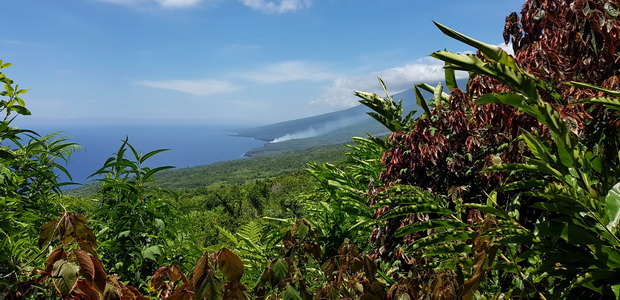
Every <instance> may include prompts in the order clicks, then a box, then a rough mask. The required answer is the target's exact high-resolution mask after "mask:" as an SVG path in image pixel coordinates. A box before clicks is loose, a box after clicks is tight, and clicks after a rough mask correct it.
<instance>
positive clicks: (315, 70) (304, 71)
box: [238, 61, 334, 84]
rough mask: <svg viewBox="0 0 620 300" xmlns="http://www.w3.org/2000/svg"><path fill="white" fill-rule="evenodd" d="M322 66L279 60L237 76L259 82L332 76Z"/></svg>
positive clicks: (310, 79)
mask: <svg viewBox="0 0 620 300" xmlns="http://www.w3.org/2000/svg"><path fill="white" fill-rule="evenodd" d="M323 69H324V67H323V66H321V65H315V64H312V63H308V62H303V61H288V62H280V63H276V64H273V65H269V66H265V67H263V68H260V69H258V70H255V71H247V72H242V73H239V74H238V76H239V77H241V78H244V79H247V80H250V81H254V82H257V83H260V84H273V83H283V82H292V81H322V80H330V79H333V78H334V75H331V74H329V73H328V72H325V71H324V70H323Z"/></svg>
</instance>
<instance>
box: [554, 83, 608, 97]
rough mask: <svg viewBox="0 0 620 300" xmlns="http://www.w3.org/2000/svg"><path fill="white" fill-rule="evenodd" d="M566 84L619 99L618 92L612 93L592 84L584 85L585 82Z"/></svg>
mask: <svg viewBox="0 0 620 300" xmlns="http://www.w3.org/2000/svg"><path fill="white" fill-rule="evenodd" d="M566 84H568V85H572V86H577V87H580V88H586V89H592V90H595V91H599V92H603V93H605V94H608V95H610V96H614V97H620V91H613V90H610V89H606V88H603V87H600V86H597V85H593V84H589V83H585V82H577V81H569V82H567V83H566Z"/></svg>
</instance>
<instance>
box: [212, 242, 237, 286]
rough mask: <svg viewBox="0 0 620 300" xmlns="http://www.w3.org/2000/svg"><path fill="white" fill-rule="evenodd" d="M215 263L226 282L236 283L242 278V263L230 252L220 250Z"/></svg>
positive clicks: (224, 249)
mask: <svg viewBox="0 0 620 300" xmlns="http://www.w3.org/2000/svg"><path fill="white" fill-rule="evenodd" d="M217 263H218V265H219V267H220V271H222V273H223V274H224V277H226V279H228V281H231V282H237V281H239V279H241V277H242V276H243V262H242V261H241V259H239V256H237V255H236V254H234V253H232V252H231V251H230V250H228V249H226V248H222V250H220V252H219V253H218V254H217Z"/></svg>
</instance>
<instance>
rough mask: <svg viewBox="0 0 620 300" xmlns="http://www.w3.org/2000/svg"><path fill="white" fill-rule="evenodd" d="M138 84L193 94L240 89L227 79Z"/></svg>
mask: <svg viewBox="0 0 620 300" xmlns="http://www.w3.org/2000/svg"><path fill="white" fill-rule="evenodd" d="M138 84H140V85H144V86H149V87H154V88H159V89H166V90H174V91H179V92H184V93H187V94H191V95H194V96H207V95H214V94H225V93H232V92H234V91H237V90H239V89H240V88H239V87H238V86H235V85H234V84H232V83H230V82H228V81H224V80H218V79H198V80H163V81H139V82H138Z"/></svg>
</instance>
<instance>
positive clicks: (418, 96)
mask: <svg viewBox="0 0 620 300" xmlns="http://www.w3.org/2000/svg"><path fill="white" fill-rule="evenodd" d="M413 89H414V91H415V98H416V102H417V104H418V106H419V107H421V108H422V109H424V113H426V116H427V117H430V115H431V110H430V109H428V105H426V100H424V96H423V95H422V92H420V89H418V86H417V85H416V86H414V87H413Z"/></svg>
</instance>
